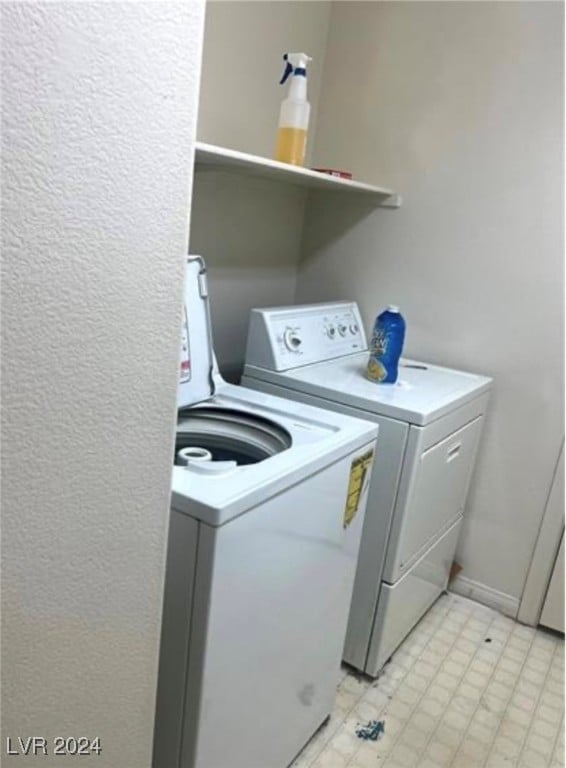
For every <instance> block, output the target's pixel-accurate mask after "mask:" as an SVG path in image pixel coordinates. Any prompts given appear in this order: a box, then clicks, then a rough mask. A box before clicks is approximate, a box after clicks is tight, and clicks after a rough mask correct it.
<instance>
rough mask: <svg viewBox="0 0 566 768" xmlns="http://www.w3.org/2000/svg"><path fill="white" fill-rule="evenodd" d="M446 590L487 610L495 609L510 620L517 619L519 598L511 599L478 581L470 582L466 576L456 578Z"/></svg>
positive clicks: (509, 596)
mask: <svg viewBox="0 0 566 768" xmlns="http://www.w3.org/2000/svg"><path fill="white" fill-rule="evenodd" d="M448 590H449V591H450V592H455V593H456V594H457V595H462V596H463V597H469V598H470V600H475V601H476V602H478V603H481V604H482V605H487V606H488V607H489V608H495V610H496V611H501V613H504V614H505V615H506V616H510V617H511V618H512V619H515V618H517V613H518V612H519V603H520V600H519V598H517V597H511V595H506V594H505V592H499V591H498V590H497V589H492V588H491V587H488V586H486V585H485V584H480V582H479V581H472V579H468V578H466V576H456V578H455V579H454V580H453V581H451V582H450V584H449V585H448Z"/></svg>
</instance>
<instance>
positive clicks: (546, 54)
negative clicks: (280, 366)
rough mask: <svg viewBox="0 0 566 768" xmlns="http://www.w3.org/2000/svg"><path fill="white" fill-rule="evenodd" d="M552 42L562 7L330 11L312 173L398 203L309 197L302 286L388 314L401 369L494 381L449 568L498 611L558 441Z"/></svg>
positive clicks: (557, 46)
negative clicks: (323, 171) (408, 364)
mask: <svg viewBox="0 0 566 768" xmlns="http://www.w3.org/2000/svg"><path fill="white" fill-rule="evenodd" d="M563 29H564V24H563V6H562V4H560V3H539V2H523V3H476V2H470V3H468V2H427V3H422V2H404V3H392V2H389V3H378V2H373V3H366V2H360V3H358V2H343V3H335V4H334V6H333V11H332V16H331V26H330V33H329V45H328V49H327V52H326V56H325V73H324V80H323V85H322V93H321V99H320V104H321V108H320V111H319V116H318V132H317V136H316V143H315V160H316V161H317V162H318V163H321V164H330V165H333V166H336V167H339V168H350V169H352V170H353V171H354V173H355V175H356V177H357V178H360V179H367V180H369V181H372V180H373V181H375V183H378V184H380V183H381V184H384V185H387V186H391V187H392V188H394V189H398V190H399V192H401V193H402V194H403V197H404V205H403V207H402V208H401V209H400V210H398V211H377V212H370V210H369V208H368V207H363V206H362V205H360V204H359V202H356V201H352V202H349V203H343V202H342V201H337V200H336V201H331V200H330V199H329V197H328V196H326V197H325V198H324V199H323V198H322V196H318V195H317V196H316V200H313V204H312V205H311V206H310V207H309V208H308V209H307V212H306V221H307V222H308V225H307V226H308V231H307V232H306V233H305V241H304V254H305V259H304V262H303V265H302V268H301V271H300V274H299V278H298V294H297V300H298V301H309V300H323V299H328V298H330V297H336V296H341V297H343V298H353V299H357V300H358V301H359V302H360V305H361V308H362V312H363V315H364V319H365V321H366V326H369V324H370V322H371V321H372V320H373V317H374V316H375V314H376V312H377V310H378V309H379V308H381V307H382V306H383V305H384V304H386V303H388V302H393V303H395V304H400V305H401V307H402V310H403V312H404V314H405V315H406V317H407V323H408V332H407V351H408V353H409V354H411V355H413V356H416V357H421V358H424V359H429V360H432V361H437V362H440V363H444V364H447V365H453V366H455V367H461V368H464V369H469V370H472V371H478V372H480V373H487V374H490V375H492V376H494V377H495V391H494V394H493V399H492V403H491V412H490V415H489V418H488V421H487V428H486V433H485V436H484V438H485V439H484V440H483V444H482V446H481V448H480V456H479V461H478V467H477V472H476V475H475V479H474V481H473V483H472V489H471V495H470V500H469V505H468V510H467V517H466V522H465V528H464V532H463V535H462V538H461V542H460V548H459V559H460V560H461V562H462V565H463V566H464V571H463V575H464V576H465V577H467V578H469V579H471V580H472V581H473V582H475V583H476V584H477V585H479V586H480V588H483V590H484V591H483V592H482V597H483V598H484V599H494V600H495V601H496V602H499V604H502V605H505V606H507V607H508V608H509V609H510V610H513V609H516V607H517V604H518V599H519V597H520V595H521V592H522V588H523V582H524V579H525V576H526V573H527V568H528V565H529V560H530V557H531V553H532V550H533V546H534V542H535V539H536V535H537V531H538V527H539V524H540V520H541V517H542V514H543V510H544V504H545V501H546V497H547V494H548V491H549V488H550V483H551V480H552V475H553V471H554V466H555V463H556V460H557V457H558V452H559V449H560V444H561V440H562V435H563V428H564V427H563V394H564V384H563V349H564V342H563V327H564V320H563V310H562V302H563V285H564V276H563V275H564V273H563V259H564V252H563V226H562V214H563V206H564V197H563V178H562V175H563V137H564V130H563V95H564V89H563V63H564V41H563ZM346 61H347V62H348V66H347V67H346V66H344V62H346Z"/></svg>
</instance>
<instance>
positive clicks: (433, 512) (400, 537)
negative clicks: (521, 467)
mask: <svg viewBox="0 0 566 768" xmlns="http://www.w3.org/2000/svg"><path fill="white" fill-rule="evenodd" d="M481 427H482V417H481V416H479V417H478V418H476V419H474V420H473V421H471V422H470V423H468V424H466V425H465V426H463V427H461V428H460V429H458V430H457V431H455V432H452V433H451V434H450V435H448V436H447V437H444V439H442V440H440V442H438V443H436V444H435V445H432V446H431V447H429V448H427V449H426V450H424V451H422V452H421V451H420V450H419V449H418V444H419V442H421V443H422V441H423V439H424V432H425V430H426V429H427V428H426V427H425V428H424V429H423V428H421V427H412V432H413V434H414V433H415V432H416V431H417V430H418V433H419V436H420V437H421V440H420V441H419V440H417V450H416V452H415V455H414V456H413V458H412V459H411V458H410V457H408V458H409V465H408V466H407V465H405V466H404V468H403V473H404V474H405V480H406V481H407V480H408V483H407V488H408V492H407V494H406V495H405V497H404V498H401V499H400V500H399V501H400V504H399V505H398V507H397V509H396V510H395V518H396V520H395V524H394V529H393V530H392V533H391V539H390V542H389V548H388V555H387V563H386V567H385V573H384V579H385V580H386V581H387V582H389V583H393V582H395V581H396V580H397V579H398V578H400V577H401V576H402V575H403V574H404V573H406V571H407V569H408V568H410V567H411V565H413V563H415V562H416V560H418V558H419V557H420V556H421V555H422V554H423V552H425V551H426V549H427V548H428V547H429V546H430V545H431V544H432V543H433V541H434V540H435V539H436V538H437V537H438V536H439V535H440V534H441V533H442V532H443V531H444V530H445V529H446V528H447V527H448V526H449V525H450V524H451V523H452V522H453V521H454V520H455V519H456V517H457V516H458V515H459V514H461V513H462V511H463V507H464V503H465V501H466V495H467V493H468V486H469V483H470V477H471V474H472V469H473V466H474V461H475V456H476V450H477V446H478V441H479V436H480V432H481ZM406 464H407V460H406ZM407 473H408V476H407ZM402 496H403V495H402Z"/></svg>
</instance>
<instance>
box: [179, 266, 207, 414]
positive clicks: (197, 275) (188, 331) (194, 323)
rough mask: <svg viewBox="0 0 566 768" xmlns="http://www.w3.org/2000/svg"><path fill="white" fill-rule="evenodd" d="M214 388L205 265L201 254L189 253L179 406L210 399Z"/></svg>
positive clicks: (183, 406)
mask: <svg viewBox="0 0 566 768" xmlns="http://www.w3.org/2000/svg"><path fill="white" fill-rule="evenodd" d="M214 391H215V382H214V352H213V349H212V331H211V324H210V311H209V305H208V287H207V281H206V264H205V263H204V259H202V258H201V257H200V256H187V259H186V262H185V293H184V302H183V330H182V337H181V363H180V371H179V386H178V389H177V407H178V408H186V407H188V406H190V405H195V404H196V403H202V402H204V401H205V400H210V398H211V397H212V396H213V395H214Z"/></svg>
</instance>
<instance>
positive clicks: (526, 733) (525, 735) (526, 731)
mask: <svg viewBox="0 0 566 768" xmlns="http://www.w3.org/2000/svg"><path fill="white" fill-rule="evenodd" d="M535 637H536V630H535V634H533V636H532V638H531V642H530V644H529V650H528V651H527V653H526V654H525V660H524V662H523V664H522V665H521V669H520V670H519V673H518V674H517V681H518V680H519V678H520V676H521V673H522V671H523V669H524V668H525V666H526V664H527V659H528V658H529V654H530V652H531V650H532V647H533V644H534V641H535ZM553 658H554V654H553ZM551 663H552V662H551ZM549 672H550V664H549V665H548V669H547V671H546V674H545V677H544V682H546V678H547V677H548V674H549ZM544 682H543V683H542V685H541V686H540V688H539V693H538V696H537V697H536V701H537V704H536V705H535V709H534V711H536V709H537V706H538V701H539V699H540V697H541V693H542V689H543V687H544ZM516 690H517V683H515V686H514V688H513V690H512V691H511V696H510V697H509V701H511V699H512V698H513V695H514V693H515V691H516ZM533 716H534V715H531V718H530V720H529V724H528V726H527V727H526V728H525V729H524V736H523V739H522V741H521V748H520V750H519V752H518V754H517V758H516V760H515V763H516V765H519V764H520V762H521V755H522V754H523V751H524V749H525V744H526V741H527V736H528V732H529V731H528V729H530V725H531V723H532V721H533ZM501 722H503V718H502V720H501ZM500 730H501V723H499V726H498V728H497V731H496V732H495V737H494V739H493V741H492V742H491V748H493V744H494V743H495V741H496V739H497V737H498V735H499V731H500ZM490 754H491V752H490V753H488V758H489V755H490Z"/></svg>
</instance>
